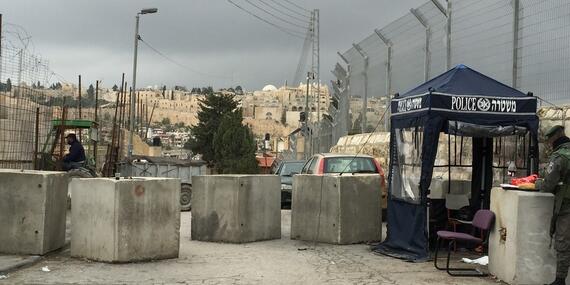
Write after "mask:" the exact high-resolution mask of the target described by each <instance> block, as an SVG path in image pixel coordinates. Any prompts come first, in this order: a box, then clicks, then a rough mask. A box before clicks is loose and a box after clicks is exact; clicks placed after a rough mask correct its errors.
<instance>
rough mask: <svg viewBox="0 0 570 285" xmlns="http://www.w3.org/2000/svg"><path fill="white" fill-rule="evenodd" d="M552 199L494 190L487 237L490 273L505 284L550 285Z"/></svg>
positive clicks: (552, 267)
mask: <svg viewBox="0 0 570 285" xmlns="http://www.w3.org/2000/svg"><path fill="white" fill-rule="evenodd" d="M553 205H554V196H553V195H552V194H547V193H538V192H523V191H505V190H503V189H501V188H493V190H492V192H491V210H492V211H493V212H494V213H495V215H496V220H495V225H494V228H493V230H492V231H491V233H490V236H489V271H490V272H491V274H493V275H495V276H497V278H499V279H500V280H502V281H504V282H506V283H508V284H549V283H551V282H552V281H553V280H554V277H555V272H556V259H555V252H554V250H553V249H552V248H550V234H549V230H550V218H551V217H552V207H553Z"/></svg>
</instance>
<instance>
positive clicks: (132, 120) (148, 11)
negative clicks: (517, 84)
mask: <svg viewBox="0 0 570 285" xmlns="http://www.w3.org/2000/svg"><path fill="white" fill-rule="evenodd" d="M156 12H158V9H157V8H147V9H142V10H141V11H140V12H138V13H137V17H136V25H135V52H134V59H133V88H132V90H133V94H132V95H131V112H130V113H131V115H130V118H129V120H130V122H129V129H130V130H129V131H130V133H129V148H128V156H129V159H130V158H131V157H132V156H133V132H134V129H135V102H136V94H137V92H136V86H137V50H138V46H139V39H140V35H139V15H144V14H154V13H156Z"/></svg>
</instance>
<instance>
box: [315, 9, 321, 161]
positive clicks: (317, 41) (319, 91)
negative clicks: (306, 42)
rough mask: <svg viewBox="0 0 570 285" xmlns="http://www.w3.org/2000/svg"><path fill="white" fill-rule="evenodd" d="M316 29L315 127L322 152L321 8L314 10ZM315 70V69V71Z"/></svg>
mask: <svg viewBox="0 0 570 285" xmlns="http://www.w3.org/2000/svg"><path fill="white" fill-rule="evenodd" d="M314 15H315V17H314V21H315V23H314V25H313V27H314V29H315V32H314V34H315V43H316V49H315V50H316V58H317V59H316V60H317V65H316V67H315V70H316V73H317V74H316V79H317V96H316V97H317V127H316V128H315V131H316V137H317V142H316V144H317V151H319V152H320V145H321V75H320V73H321V70H320V69H321V56H320V52H321V46H320V16H319V9H315V11H314ZM313 72H314V71H313Z"/></svg>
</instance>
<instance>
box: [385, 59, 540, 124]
mask: <svg viewBox="0 0 570 285" xmlns="http://www.w3.org/2000/svg"><path fill="white" fill-rule="evenodd" d="M391 111H392V118H391V120H392V123H393V126H394V127H395V128H401V127H411V126H415V125H418V124H422V121H425V119H427V118H428V117H435V116H439V117H442V118H444V119H447V120H457V121H462V122H465V123H472V124H481V125H512V124H513V123H514V124H515V125H522V126H525V127H528V128H529V129H536V128H537V127H538V118H537V117H536V98H535V97H532V96H529V95H527V94H524V93H522V92H520V91H518V90H516V89H514V88H511V87H509V86H507V85H504V84H502V83H500V82H498V81H496V80H494V79H492V78H490V77H487V76H485V75H483V74H481V73H479V72H477V71H475V70H473V69H471V68H469V67H467V66H465V65H458V66H456V67H455V68H453V69H451V70H449V71H447V72H445V73H443V74H441V75H440V76H438V77H436V78H434V79H432V80H430V81H428V82H426V83H424V84H422V85H420V86H418V87H416V88H414V89H412V90H410V91H408V92H406V93H405V94H403V95H401V96H398V97H397V98H395V99H394V100H393V101H392V104H391ZM422 119H424V120H422Z"/></svg>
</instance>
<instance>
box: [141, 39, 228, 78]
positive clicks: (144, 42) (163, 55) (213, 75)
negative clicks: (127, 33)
mask: <svg viewBox="0 0 570 285" xmlns="http://www.w3.org/2000/svg"><path fill="white" fill-rule="evenodd" d="M139 40H140V41H141V42H142V43H143V44H144V45H146V46H147V47H148V48H150V49H151V50H152V51H154V52H155V53H156V54H158V55H160V56H161V57H163V58H164V59H166V60H168V61H170V62H171V63H173V64H175V65H177V66H179V67H181V68H184V69H186V70H188V71H190V72H193V73H197V74H200V75H203V76H209V77H217V78H222V79H233V78H232V77H230V76H224V75H216V74H209V73H205V72H201V71H198V70H195V69H193V68H190V67H188V66H186V65H184V64H182V63H179V62H178V61H176V60H174V59H172V58H171V57H169V56H167V55H165V54H164V53H162V52H161V51H159V50H158V49H156V48H154V47H153V46H151V45H150V44H149V43H147V42H146V41H144V40H143V39H142V38H139Z"/></svg>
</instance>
